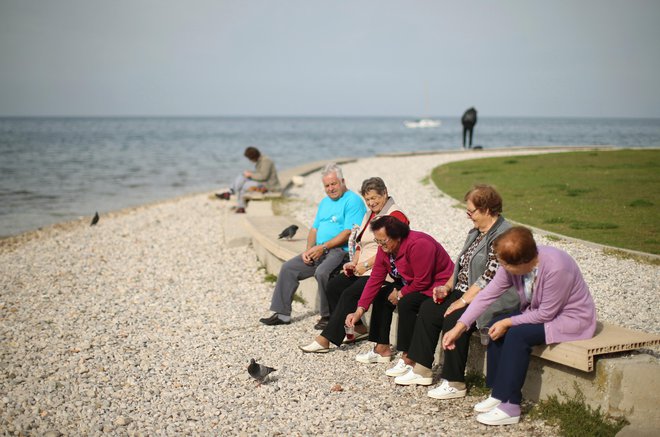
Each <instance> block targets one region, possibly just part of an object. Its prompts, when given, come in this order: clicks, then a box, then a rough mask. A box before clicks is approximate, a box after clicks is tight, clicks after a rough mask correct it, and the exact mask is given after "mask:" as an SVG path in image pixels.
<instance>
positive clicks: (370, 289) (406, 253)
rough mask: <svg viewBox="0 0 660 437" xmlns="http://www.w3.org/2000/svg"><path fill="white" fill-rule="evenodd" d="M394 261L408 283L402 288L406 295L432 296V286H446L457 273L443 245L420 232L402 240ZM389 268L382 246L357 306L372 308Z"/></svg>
mask: <svg viewBox="0 0 660 437" xmlns="http://www.w3.org/2000/svg"><path fill="white" fill-rule="evenodd" d="M394 264H395V265H396V269H397V271H398V272H399V274H400V275H401V277H402V278H403V280H404V281H405V284H406V285H404V286H403V287H401V294H402V295H403V296H405V295H407V294H410V293H422V294H425V295H427V296H433V288H434V287H436V286H439V285H444V284H445V283H446V282H447V279H449V278H450V277H451V275H452V273H453V272H454V262H453V261H452V260H451V258H450V257H449V254H448V253H447V252H446V251H445V249H444V248H443V247H442V245H441V244H440V243H438V242H437V241H435V239H434V238H433V237H431V236H430V235H427V234H425V233H423V232H418V231H410V234H408V236H407V237H406V238H404V239H403V240H401V245H400V246H399V249H398V251H397V253H396V259H395V260H394ZM390 270H391V266H390V256H389V255H388V254H386V253H385V252H383V250H382V249H381V248H380V247H379V248H378V252H377V253H376V261H374V266H373V269H372V270H371V276H370V277H369V280H368V281H367V284H366V285H365V286H364V290H362V295H361V296H360V301H359V302H358V306H361V307H362V308H364V309H369V305H371V303H372V302H373V300H374V298H375V297H376V295H377V294H378V292H379V291H380V287H381V286H382V285H383V283H384V282H385V278H386V277H387V275H388V274H389V273H390Z"/></svg>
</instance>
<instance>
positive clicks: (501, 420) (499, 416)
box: [477, 407, 520, 425]
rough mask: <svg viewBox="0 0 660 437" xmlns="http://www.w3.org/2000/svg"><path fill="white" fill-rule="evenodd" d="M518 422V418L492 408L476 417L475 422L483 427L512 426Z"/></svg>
mask: <svg viewBox="0 0 660 437" xmlns="http://www.w3.org/2000/svg"><path fill="white" fill-rule="evenodd" d="M519 421H520V416H509V415H508V414H506V413H505V412H504V411H502V410H500V409H499V408H497V407H496V408H493V409H492V410H490V411H489V412H487V413H481V414H479V415H478V416H477V422H479V423H483V424H484V425H513V424H514V423H518V422H519Z"/></svg>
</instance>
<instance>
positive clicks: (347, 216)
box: [259, 163, 367, 329]
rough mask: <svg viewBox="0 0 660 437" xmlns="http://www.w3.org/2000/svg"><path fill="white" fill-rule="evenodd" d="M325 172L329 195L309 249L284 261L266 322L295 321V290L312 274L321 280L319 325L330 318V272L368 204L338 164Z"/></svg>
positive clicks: (341, 257) (320, 210)
mask: <svg viewBox="0 0 660 437" xmlns="http://www.w3.org/2000/svg"><path fill="white" fill-rule="evenodd" d="M321 175H322V180H323V187H324V189H325V194H326V197H324V198H323V200H321V203H319V206H318V210H317V212H316V217H315V219H314V224H313V225H312V228H311V229H310V230H309V234H308V235H307V250H305V251H304V252H303V253H302V254H301V255H297V256H295V257H293V258H291V259H290V260H288V261H287V262H285V263H284V264H282V268H281V269H280V274H279V276H278V277H277V283H276V284H275V290H274V291H273V297H272V300H271V304H270V309H271V311H274V313H273V314H272V315H271V316H270V317H267V318H262V319H260V320H259V321H260V322H261V323H263V324H265V325H286V324H289V323H291V302H292V300H293V294H294V293H295V292H296V290H297V289H298V285H299V283H300V281H301V280H303V279H306V278H309V277H311V276H312V275H313V276H314V277H315V278H316V282H317V283H318V300H319V306H320V308H319V310H320V314H321V319H319V321H318V322H317V324H316V329H323V328H324V327H325V325H326V324H327V321H328V320H329V319H330V308H329V306H328V301H327V298H326V291H325V290H326V288H327V286H328V281H329V279H330V274H331V273H332V272H333V271H334V270H335V269H336V268H337V267H339V265H340V264H341V263H342V261H343V260H344V256H345V255H346V249H347V247H348V246H347V244H346V243H347V241H348V237H349V236H350V234H351V230H352V229H353V225H356V224H358V223H360V221H361V220H362V216H363V215H364V213H365V211H366V209H367V208H366V207H365V206H364V202H363V201H362V198H361V197H360V196H358V195H357V194H355V193H354V192H353V191H350V190H349V189H348V188H346V182H345V181H344V177H343V175H342V171H341V168H339V166H338V165H337V164H334V163H332V164H328V165H326V167H325V168H324V169H323V171H322V173H321Z"/></svg>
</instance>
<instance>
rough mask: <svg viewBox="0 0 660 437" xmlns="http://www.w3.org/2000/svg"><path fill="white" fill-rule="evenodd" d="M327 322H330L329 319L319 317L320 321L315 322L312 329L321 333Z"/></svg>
mask: <svg viewBox="0 0 660 437" xmlns="http://www.w3.org/2000/svg"><path fill="white" fill-rule="evenodd" d="M329 321H330V317H321V318H320V319H318V320H317V322H316V325H314V329H317V330H319V331H323V330H324V329H325V328H326V326H328V322H329Z"/></svg>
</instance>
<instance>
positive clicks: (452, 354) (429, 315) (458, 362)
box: [408, 290, 474, 382]
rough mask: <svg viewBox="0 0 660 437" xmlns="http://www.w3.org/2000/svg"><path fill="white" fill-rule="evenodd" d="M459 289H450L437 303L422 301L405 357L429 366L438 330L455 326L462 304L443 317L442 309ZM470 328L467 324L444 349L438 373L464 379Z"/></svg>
mask: <svg viewBox="0 0 660 437" xmlns="http://www.w3.org/2000/svg"><path fill="white" fill-rule="evenodd" d="M462 296H463V293H461V292H460V291H456V290H453V291H452V292H451V294H449V296H447V299H445V301H444V302H442V303H441V304H436V303H435V302H433V299H429V300H428V301H426V302H424V303H423V304H422V306H421V308H420V309H419V314H418V316H417V323H416V325H415V334H414V335H413V338H412V341H411V344H410V350H409V351H408V357H409V358H410V359H411V360H413V361H415V362H416V363H419V364H421V365H422V366H424V367H428V368H429V369H430V368H431V367H432V366H433V356H434V355H435V349H436V347H437V345H438V340H439V339H440V333H441V332H443V333H444V332H447V331H449V330H450V329H452V328H453V327H454V326H456V322H457V321H458V319H460V318H461V316H462V315H463V313H464V312H465V310H466V309H467V307H466V308H461V309H460V310H457V311H454V312H453V313H451V314H449V315H448V316H447V317H445V311H447V308H449V305H451V303H452V302H454V301H456V300H458V299H460V298H461V297H462ZM473 332H474V326H472V327H470V328H469V329H468V330H467V332H464V333H463V335H461V336H460V337H459V338H458V339H457V340H456V348H455V349H454V350H446V351H444V363H443V365H442V373H441V377H442V378H444V379H446V380H447V381H456V382H464V381H465V366H466V364H467V358H468V351H469V347H470V335H472V333H473Z"/></svg>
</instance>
